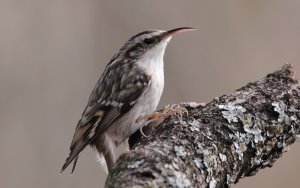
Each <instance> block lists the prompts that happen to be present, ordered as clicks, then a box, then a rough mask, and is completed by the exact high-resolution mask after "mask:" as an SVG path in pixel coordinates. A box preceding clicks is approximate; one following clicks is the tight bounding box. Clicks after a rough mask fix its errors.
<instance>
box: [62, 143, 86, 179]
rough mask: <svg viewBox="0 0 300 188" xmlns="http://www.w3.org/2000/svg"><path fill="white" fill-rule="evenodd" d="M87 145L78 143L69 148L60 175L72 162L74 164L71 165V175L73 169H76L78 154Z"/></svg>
mask: <svg viewBox="0 0 300 188" xmlns="http://www.w3.org/2000/svg"><path fill="white" fill-rule="evenodd" d="M87 144H88V142H80V143H77V144H76V145H75V146H74V147H75V148H73V147H71V151H70V154H69V157H68V158H67V159H66V162H65V163H64V165H63V166H62V168H61V171H60V173H62V172H63V171H64V170H65V169H66V168H67V167H68V166H69V165H70V163H71V162H72V161H73V160H74V164H73V167H72V171H71V174H73V172H74V170H75V167H76V163H77V160H78V157H79V155H80V152H81V151H82V150H83V149H84V148H85V147H86V145H87Z"/></svg>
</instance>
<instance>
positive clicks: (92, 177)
mask: <svg viewBox="0 0 300 188" xmlns="http://www.w3.org/2000/svg"><path fill="white" fill-rule="evenodd" d="M299 18H300V1H296V0H295V1H288V0H285V1H283V0H282V1H281V0H265V1H258V0H248V1H239V0H236V1H222V0H220V1H200V0H199V1H180V0H177V1H174V0H169V1H167V0H165V1H160V0H151V1H140V0H127V1H116V0H110V1H105V2H104V1H100V0H98V1H96V0H85V1H82V0H51V1H46V0H0V86H1V95H0V124H1V126H0V151H1V155H0V156H1V160H0V187H1V188H8V187H23V188H27V187H28V188H29V187H34V188H36V187H43V188H48V187H49V188H50V187H51V188H52V187H74V188H75V187H100V186H102V185H103V182H104V180H105V177H106V176H105V174H103V173H102V171H101V169H100V168H99V166H98V164H97V163H96V162H95V154H94V152H93V151H92V150H91V149H86V150H85V152H84V153H83V154H82V155H81V157H80V159H79V162H78V166H77V169H76V171H75V174H74V175H73V176H70V175H69V169H68V170H67V171H66V172H65V173H63V174H62V175H59V171H60V168H61V165H62V164H63V162H64V160H65V158H66V157H67V155H68V152H69V144H70V142H71V139H72V136H73V131H74V128H75V126H76V123H77V120H78V119H79V118H80V115H81V113H82V110H83V108H84V107H85V105H86V102H87V99H88V97H89V94H90V92H91V90H92V89H93V87H94V84H95V83H96V81H97V79H98V78H99V76H100V75H101V73H102V71H103V68H104V66H105V65H106V63H107V62H108V61H109V59H110V58H111V56H112V54H113V53H114V52H115V51H116V50H118V49H119V47H120V46H121V45H122V44H123V43H124V42H125V41H126V40H127V39H128V38H129V37H130V36H132V35H133V34H135V33H137V32H140V31H142V30H146V29H151V28H156V29H164V30H166V29H172V28H175V27H179V26H193V27H195V28H197V29H198V30H197V31H194V32H189V33H184V34H181V35H178V36H176V37H175V38H174V39H173V40H172V42H171V43H170V45H169V47H168V49H167V51H166V55H165V73H166V78H165V81H166V86H165V90H164V93H163V96H162V100H161V103H160V106H163V105H166V104H169V103H179V102H181V101H196V102H201V101H206V102H209V101H210V100H211V99H212V98H214V97H215V96H220V95H222V94H229V93H231V92H232V91H234V90H235V89H237V88H239V87H241V86H243V85H244V84H246V83H248V82H250V81H255V80H257V79H260V78H261V77H263V76H264V75H266V74H267V73H269V72H272V71H274V70H276V69H278V68H280V67H281V66H282V65H283V64H284V63H287V62H288V63H292V64H294V65H295V67H296V71H297V72H298V74H297V76H298V78H299V77H300V64H299V62H300V53H299V49H300V20H299ZM299 158H300V144H299V143H296V144H294V145H293V146H292V147H291V151H290V152H288V153H286V154H284V156H283V157H282V158H281V159H280V160H279V161H278V162H277V163H275V166H274V167H273V168H271V169H265V170H262V171H260V172H259V173H258V174H257V176H255V177H251V178H245V179H242V180H241V182H240V184H238V185H237V186H234V187H243V188H248V187H273V188H276V187H278V188H279V187H291V188H297V187H299V178H300V168H299V167H300V164H299Z"/></svg>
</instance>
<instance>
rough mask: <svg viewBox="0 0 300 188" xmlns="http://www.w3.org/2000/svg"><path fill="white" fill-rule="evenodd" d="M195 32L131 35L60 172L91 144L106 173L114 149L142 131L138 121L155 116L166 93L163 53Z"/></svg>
mask: <svg viewBox="0 0 300 188" xmlns="http://www.w3.org/2000/svg"><path fill="white" fill-rule="evenodd" d="M191 30H194V28H192V27H180V28H176V29H171V30H168V31H164V30H154V29H152V30H146V31H143V32H140V33H138V34H136V35H134V36H132V37H131V38H130V39H129V40H128V41H127V42H125V44H124V45H123V46H122V47H121V48H120V50H119V51H118V52H117V53H115V54H114V55H113V57H112V59H111V60H110V61H109V63H108V64H107V65H106V67H105V69H104V71H103V73H102V76H101V77H100V79H99V80H98V82H97V83H96V85H95V87H94V89H93V91H92V93H91V95H90V97H89V99H88V104H87V106H86V107H85V109H84V111H83V113H82V116H81V119H80V120H79V121H78V123H77V126H76V129H75V133H74V136H73V139H72V142H71V145H70V153H69V156H68V157H67V158H66V161H65V163H64V164H63V166H62V169H61V173H62V172H63V171H64V170H65V169H66V168H67V167H68V166H69V165H70V163H71V162H72V161H73V167H72V171H71V173H73V172H74V170H75V167H76V163H77V160H78V157H79V154H80V153H81V152H82V151H83V150H84V149H85V148H86V146H88V145H90V146H91V147H92V148H95V149H96V151H97V153H98V155H99V156H100V157H102V159H103V158H104V159H105V162H106V166H107V169H108V172H111V170H112V168H113V166H114V164H115V162H116V154H115V149H116V148H117V147H118V146H119V145H120V144H121V143H122V142H124V141H125V140H126V139H127V138H128V137H130V135H132V134H133V133H135V132H136V131H138V130H139V129H140V128H141V127H142V126H143V121H137V120H138V119H139V117H142V116H145V115H147V114H151V113H153V112H154V111H155V109H156V108H157V106H158V103H159V101H160V98H161V95H162V92H163V88H164V60H163V58H164V53H165V49H166V47H167V45H168V43H169V41H170V40H171V38H172V37H173V36H174V35H175V34H178V33H182V32H185V31H191Z"/></svg>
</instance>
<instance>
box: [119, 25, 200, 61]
mask: <svg viewBox="0 0 300 188" xmlns="http://www.w3.org/2000/svg"><path fill="white" fill-rule="evenodd" d="M192 30H194V28H191V27H181V28H176V29H172V30H169V31H163V30H147V31H143V32H140V33H138V34H136V35H134V36H132V37H131V38H130V39H129V40H128V41H127V42H126V43H125V44H124V45H123V47H122V48H121V49H120V53H122V56H123V57H125V58H126V59H128V60H137V59H140V58H143V57H145V56H147V57H149V58H155V57H162V56H163V55H164V52H165V49H166V47H167V44H168V42H169V41H170V40H171V38H172V37H173V36H174V35H175V34H178V33H182V32H185V31H192Z"/></svg>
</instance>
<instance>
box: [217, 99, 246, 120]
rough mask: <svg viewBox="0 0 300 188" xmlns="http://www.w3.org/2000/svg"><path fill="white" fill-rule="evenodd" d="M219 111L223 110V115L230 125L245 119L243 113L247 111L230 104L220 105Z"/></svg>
mask: <svg viewBox="0 0 300 188" xmlns="http://www.w3.org/2000/svg"><path fill="white" fill-rule="evenodd" d="M219 109H223V111H222V114H223V117H224V118H225V119H227V121H228V123H231V122H238V119H239V118H241V117H243V113H244V112H246V109H245V108H244V107H242V106H239V105H234V104H232V103H229V104H228V105H219Z"/></svg>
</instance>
